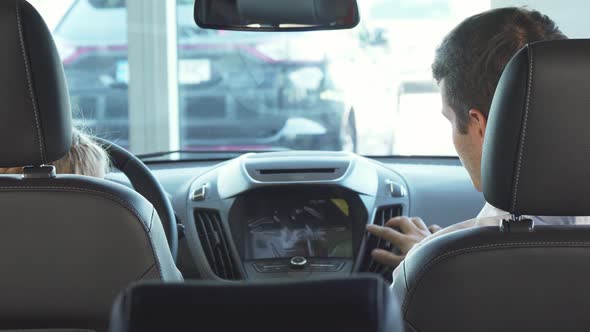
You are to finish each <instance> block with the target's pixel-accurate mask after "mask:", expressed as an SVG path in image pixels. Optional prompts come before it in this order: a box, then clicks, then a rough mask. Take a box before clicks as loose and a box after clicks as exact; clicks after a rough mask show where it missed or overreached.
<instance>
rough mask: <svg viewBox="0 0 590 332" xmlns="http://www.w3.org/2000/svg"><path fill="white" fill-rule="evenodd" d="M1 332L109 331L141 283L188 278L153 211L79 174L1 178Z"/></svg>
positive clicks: (118, 188) (119, 189) (125, 192)
mask: <svg viewBox="0 0 590 332" xmlns="http://www.w3.org/2000/svg"><path fill="white" fill-rule="evenodd" d="M0 264H1V265H2V266H3V269H2V273H1V274H0V294H2V296H0V330H3V329H17V328H20V329H25V328H28V329H35V328H47V327H54V328H86V329H98V330H104V329H106V327H107V323H108V320H109V314H110V307H111V305H112V303H113V301H114V299H115V296H116V295H117V293H118V292H120V291H121V290H122V289H123V288H124V287H126V286H127V285H128V284H129V283H131V282H133V281H136V280H143V279H156V280H168V281H180V280H182V277H181V275H180V273H179V272H178V270H177V269H176V266H175V265H174V262H173V260H172V256H171V254H170V251H169V249H168V243H167V242H166V237H165V236H164V230H163V229H162V225H161V223H160V220H159V218H158V214H157V213H156V211H155V209H154V208H153V206H152V205H151V204H150V203H149V202H148V201H147V200H145V199H144V198H143V197H142V196H140V195H138V194H137V193H136V192H134V191H133V190H131V189H129V188H127V187H124V186H122V185H118V184H115V183H110V182H107V181H104V180H100V179H93V178H89V177H83V176H76V175H63V176H58V178H56V179H21V178H20V177H19V176H16V175H15V176H2V177H0Z"/></svg>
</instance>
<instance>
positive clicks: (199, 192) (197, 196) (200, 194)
mask: <svg viewBox="0 0 590 332" xmlns="http://www.w3.org/2000/svg"><path fill="white" fill-rule="evenodd" d="M191 198H192V200H193V201H195V202H201V201H204V200H205V198H207V185H206V184H204V185H202V186H200V187H199V188H197V189H195V190H194V191H193V195H192V197H191Z"/></svg>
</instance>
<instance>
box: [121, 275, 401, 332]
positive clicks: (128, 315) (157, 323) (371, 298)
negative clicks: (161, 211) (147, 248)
mask: <svg viewBox="0 0 590 332" xmlns="http://www.w3.org/2000/svg"><path fill="white" fill-rule="evenodd" d="M400 317H401V316H400V307H399V305H398V303H397V302H396V300H395V298H394V297H393V295H392V294H391V292H390V290H389V288H388V286H387V285H386V284H385V283H384V282H383V281H382V280H380V279H378V278H377V277H373V276H366V277H364V276H361V277H350V276H348V277H347V278H330V279H317V280H312V279H310V280H282V281H265V282H260V281H257V282H242V283H219V282H195V281H193V282H186V283H183V284H157V283H143V284H137V285H135V286H132V287H130V288H129V289H128V290H126V291H125V292H124V293H123V294H121V296H120V297H119V298H118V300H117V301H116V302H115V305H114V306H113V311H112V316H111V324H110V331H111V332H139V331H141V332H156V331H158V332H159V331H168V332H175V331H257V332H277V331H281V332H301V331H307V332H315V331H318V332H320V331H321V332H326V331H365V332H369V331H380V332H396V331H401V330H402V327H401V326H402V323H401V318H400Z"/></svg>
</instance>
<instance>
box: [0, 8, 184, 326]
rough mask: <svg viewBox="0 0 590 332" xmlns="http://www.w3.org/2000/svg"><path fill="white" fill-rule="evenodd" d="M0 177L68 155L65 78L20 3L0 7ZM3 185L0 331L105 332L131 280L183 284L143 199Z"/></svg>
mask: <svg viewBox="0 0 590 332" xmlns="http://www.w3.org/2000/svg"><path fill="white" fill-rule="evenodd" d="M0 43H1V44H2V48H0V59H2V61H0V105H1V108H2V109H1V111H0V167H17V166H23V165H27V166H29V165H32V166H39V165H41V164H45V163H47V162H51V161H55V160H58V159H60V158H62V157H63V156H64V155H65V154H66V152H67V151H68V149H69V148H70V145H71V134H72V124H71V113H70V107H69V97H68V92H67V88H66V83H65V79H64V74H63V68H62V65H61V62H60V59H59V56H58V55H57V52H56V49H55V45H54V43H53V39H52V38H51V35H50V33H49V31H48V29H47V27H46V25H45V23H44V22H43V20H42V19H41V17H40V16H39V14H38V13H37V12H36V10H35V9H34V8H33V7H32V6H30V5H29V4H28V3H27V2H26V1H24V0H6V1H0ZM46 169H47V168H42V167H33V168H30V171H31V172H29V173H28V174H33V173H35V172H33V171H36V173H35V174H36V175H37V176H42V175H45V178H30V177H23V176H21V175H14V176H12V175H2V176H0V266H2V270H1V271H2V272H1V273H0V330H7V329H10V330H15V329H18V330H24V329H45V330H47V329H67V328H70V329H89V330H98V331H104V330H106V328H107V326H108V321H109V315H110V307H111V305H112V303H113V301H114V299H115V296H116V294H117V293H118V292H120V291H121V289H123V288H124V287H125V286H126V285H127V284H129V283H130V282H133V281H136V280H143V279H157V280H166V281H180V280H182V276H181V275H180V272H179V271H178V269H177V268H176V266H175V265H174V261H173V259H172V255H171V253H170V249H169V247H168V243H167V241H166V237H165V234H164V230H163V229H162V224H161V222H160V219H159V217H158V214H157V212H156V211H155V209H154V207H153V206H152V205H151V204H150V203H149V202H148V201H147V200H146V199H145V198H144V197H142V196H141V195H139V194H138V193H136V192H135V191H133V190H131V189H129V188H126V187H124V186H121V185H118V184H115V183H113V182H109V181H106V180H102V179H95V178H90V177H85V176H77V175H58V176H57V177H56V178H51V177H50V174H49V173H47V172H46V173H44V172H43V171H44V170H46Z"/></svg>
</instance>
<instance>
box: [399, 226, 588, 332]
mask: <svg viewBox="0 0 590 332" xmlns="http://www.w3.org/2000/svg"><path fill="white" fill-rule="evenodd" d="M588 260H590V226H538V227H536V229H535V232H534V233H508V234H504V233H501V232H500V231H499V229H498V227H479V228H472V229H467V230H461V231H457V232H453V233H449V234H447V235H444V236H442V237H440V238H438V239H434V240H432V241H430V242H428V243H425V244H424V246H423V247H422V248H420V249H419V250H417V251H416V252H415V254H414V255H412V256H411V257H408V259H406V260H405V262H404V263H403V265H402V268H403V273H401V275H402V278H400V279H397V280H396V281H395V284H394V287H395V289H394V291H395V293H396V294H397V295H398V297H399V298H401V299H403V300H402V301H403V302H402V313H403V316H404V320H405V322H406V324H407V325H406V330H407V331H425V332H426V331H586V330H588V326H590V315H588V309H587V308H588V307H589V306H590V287H588V280H590V267H589V266H588V264H585V263H584V262H586V261H588Z"/></svg>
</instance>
